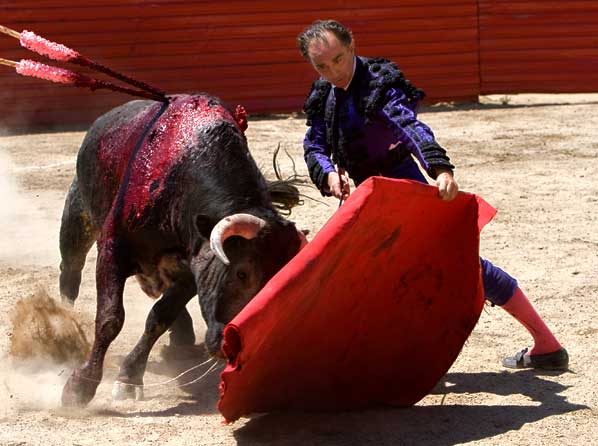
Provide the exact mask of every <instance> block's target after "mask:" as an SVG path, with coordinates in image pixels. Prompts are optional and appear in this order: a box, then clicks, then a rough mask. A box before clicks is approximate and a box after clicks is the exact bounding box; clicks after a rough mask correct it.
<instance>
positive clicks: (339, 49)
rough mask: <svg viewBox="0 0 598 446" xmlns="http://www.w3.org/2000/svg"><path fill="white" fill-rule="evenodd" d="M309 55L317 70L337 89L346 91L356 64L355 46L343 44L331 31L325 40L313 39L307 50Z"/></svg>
mask: <svg viewBox="0 0 598 446" xmlns="http://www.w3.org/2000/svg"><path fill="white" fill-rule="evenodd" d="M307 54H308V56H309V60H310V61H311V64H312V65H313V67H314V68H315V70H316V71H317V72H318V73H319V74H320V76H322V77H323V78H324V79H326V80H327V81H328V82H330V83H331V84H333V85H334V86H336V87H340V88H343V89H346V88H347V87H348V86H349V83H350V82H351V79H352V77H353V64H354V63H355V44H354V42H353V41H351V43H350V44H349V45H346V44H344V43H342V42H341V41H340V40H338V38H337V37H336V36H335V35H334V34H333V33H332V32H330V31H327V32H326V38H325V39H313V40H312V41H311V42H310V43H309V46H308V48H307Z"/></svg>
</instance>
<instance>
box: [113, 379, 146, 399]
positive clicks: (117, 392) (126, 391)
mask: <svg viewBox="0 0 598 446" xmlns="http://www.w3.org/2000/svg"><path fill="white" fill-rule="evenodd" d="M112 399H113V400H114V401H120V400H132V399H134V400H135V401H142V400H143V387H142V386H139V385H137V384H128V383H124V382H121V381H114V385H113V386H112Z"/></svg>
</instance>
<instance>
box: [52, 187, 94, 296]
mask: <svg viewBox="0 0 598 446" xmlns="http://www.w3.org/2000/svg"><path fill="white" fill-rule="evenodd" d="M96 237H97V230H96V229H95V228H94V227H93V225H92V224H91V219H90V217H89V215H88V213H87V212H86V211H85V210H84V208H83V203H82V202H81V195H80V194H79V188H78V186H77V177H75V179H74V180H73V184H72V185H71V188H70V190H69V193H68V195H67V197H66V200H65V203H64V211H63V212H62V224H61V226H60V256H61V259H62V260H61V262H60V295H61V297H62V301H63V302H65V303H69V304H71V305H72V304H74V303H75V299H77V296H78V295H79V286H80V284H81V271H82V270H83V266H84V265H85V257H87V253H88V252H89V250H90V248H91V246H92V245H93V243H94V242H95V240H96Z"/></svg>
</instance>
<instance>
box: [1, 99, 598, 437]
mask: <svg viewBox="0 0 598 446" xmlns="http://www.w3.org/2000/svg"><path fill="white" fill-rule="evenodd" d="M421 119H422V120H423V121H424V122H426V123H428V124H429V125H430V126H431V127H432V128H433V129H434V130H435V133H436V135H437V138H438V140H439V142H440V143H441V144H442V145H444V146H446V147H447V148H448V149H449V153H450V155H451V157H452V160H453V162H454V164H455V165H457V166H458V169H457V171H456V176H457V179H458V181H459V183H460V186H461V189H462V190H465V191H469V192H475V193H477V194H479V195H480V196H482V197H483V198H484V199H486V200H487V201H488V202H489V203H490V204H492V205H493V206H495V207H496V208H497V209H498V215H497V216H496V218H495V219H494V221H493V222H491V223H490V224H489V225H488V226H487V227H486V228H485V229H484V231H483V232H482V242H481V252H482V254H483V255H484V256H485V257H487V258H489V259H491V260H493V261H494V262H495V263H496V264H497V265H499V266H501V267H503V268H504V269H506V270H507V271H509V272H510V273H511V274H513V275H514V276H515V277H517V278H518V279H519V282H520V285H521V287H522V288H523V289H524V290H525V291H526V292H527V293H528V295H529V296H530V298H531V299H532V300H533V301H534V303H535V304H536V306H537V308H538V309H539V311H540V313H541V314H542V315H543V316H544V317H545V319H546V321H547V322H548V323H549V325H550V326H551V327H552V328H553V329H554V331H555V333H557V336H558V337H559V338H560V339H561V341H562V342H563V344H564V345H565V346H566V347H567V349H568V350H569V353H570V356H571V364H570V371H569V372H565V373H555V372H545V373H536V372H533V371H508V370H505V369H503V368H501V365H500V361H501V358H502V357H504V356H506V355H510V354H513V353H515V352H516V351H518V350H519V349H521V348H523V347H525V346H528V345H530V343H531V339H530V337H529V336H528V334H527V332H526V331H525V330H524V329H523V328H522V327H521V326H519V325H518V324H517V323H516V322H515V321H514V320H513V319H512V318H510V317H509V316H508V315H507V314H506V313H505V312H504V311H502V310H500V309H498V308H491V307H487V309H485V311H484V312H483V313H482V316H481V318H480V321H479V323H478V325H477V327H476V328H475V330H474V332H473V334H472V336H471V338H470V339H469V341H468V342H467V344H466V346H465V348H464V349H463V351H462V353H461V355H460V356H459V358H458V359H457V361H456V362H455V363H454V365H453V367H452V368H451V369H450V371H449V372H448V374H447V375H446V376H445V377H444V378H443V379H442V380H441V382H440V383H439V384H438V386H437V387H436V389H435V390H434V391H433V392H432V393H431V394H430V395H428V396H427V397H425V398H424V399H423V400H422V401H420V402H419V403H418V404H417V405H415V406H414V407H412V408H409V409H389V408H384V409H375V410H374V409H372V410H368V411H359V412H343V413H284V414H279V413H272V414H265V415H260V416H256V417H252V418H242V419H241V420H239V421H237V422H236V423H234V424H231V425H223V424H222V417H221V416H220V414H219V413H218V411H217V410H216V402H217V399H218V390H217V384H218V375H219V373H218V371H219V370H220V369H219V368H217V369H215V370H214V371H213V372H212V373H210V374H208V375H206V376H205V377H204V378H202V379H200V380H198V381H197V382H195V383H193V384H191V385H187V386H182V387H181V385H182V384H186V383H189V382H191V381H193V380H195V379H196V378H198V377H199V376H201V375H202V373H203V372H205V370H206V368H205V367H203V368H199V369H196V370H194V371H192V372H190V373H188V374H186V375H184V376H183V377H181V378H179V379H178V380H174V381H171V382H169V383H166V382H167V381H169V380H172V378H173V377H175V376H176V375H177V374H179V373H180V372H181V371H183V370H186V369H188V368H190V367H191V366H193V365H195V364H198V363H200V362H201V361H203V360H204V359H205V358H204V356H203V354H202V349H201V348H198V349H197V352H196V354H195V356H194V357H192V358H191V359H184V358H178V357H175V358H170V359H168V361H167V360H165V359H164V358H163V357H162V355H161V352H162V351H163V349H164V345H165V342H163V341H161V343H160V345H158V346H157V347H156V348H155V349H154V351H153V353H152V356H151V357H150V362H149V365H148V373H147V374H146V379H145V383H146V384H148V385H150V386H149V387H148V388H147V389H146V391H145V399H144V400H142V401H124V402H122V401H120V402H113V401H112V398H111V388H112V381H113V379H114V377H115V375H116V373H117V370H118V366H119V364H120V361H121V360H122V358H123V356H124V355H125V354H126V353H127V352H128V351H129V349H130V348H132V346H133V344H134V342H135V341H136V340H137V338H138V336H139V335H140V333H141V331H142V327H143V323H144V320H145V316H146V314H147V312H148V310H149V308H150V306H151V305H152V301H151V300H150V299H149V298H147V297H145V296H144V295H143V294H142V293H141V291H140V290H139V288H138V286H137V283H136V282H135V281H134V280H131V281H129V282H128V283H127V287H126V290H125V307H126V312H127V319H126V323H125V327H124V329H123V331H122V332H121V334H120V336H119V337H118V338H117V340H116V341H115V342H114V343H113V344H112V347H111V349H110V351H109V353H108V357H107V360H106V367H105V376H104V381H103V382H102V384H100V386H99V388H98V393H97V395H96V397H95V399H94V400H93V401H92V403H91V404H90V406H89V407H88V408H86V409H85V410H80V411H66V410H64V409H61V407H60V403H59V400H60V392H61V388H62V384H63V383H64V381H65V380H66V378H67V377H68V375H69V372H70V368H69V366H65V365H53V364H52V363H51V362H49V361H48V360H46V359H43V358H37V359H30V360H28V361H22V360H19V359H17V358H15V357H14V355H11V354H10V350H11V345H12V343H11V338H12V337H13V336H16V334H15V333H16V332H17V330H19V329H20V328H22V327H20V328H19V327H13V325H12V322H11V318H12V317H13V315H14V313H15V311H16V310H15V309H16V304H17V301H19V300H20V299H22V298H27V297H29V296H31V295H35V294H37V295H38V296H39V295H40V294H41V295H42V296H43V294H44V293H48V294H49V296H51V297H52V298H54V299H57V298H58V264H59V255H58V230H59V225H60V216H61V213H62V206H63V201H64V197H65V194H66V191H67V189H68V187H69V184H70V181H71V178H72V175H73V170H74V163H75V156H76V153H77V150H78V147H79V144H80V143H81V141H82V139H83V136H84V133H83V132H67V133H45V134H31V135H24V136H6V133H0V200H1V206H0V225H1V226H0V227H1V231H0V284H1V285H0V302H2V311H1V312H0V445H4V446H17V445H18V446H23V445H47V446H51V445H57V446H58V445H61V446H62V445H81V446H82V445H95V446H105V445H110V444H118V445H136V446H141V445H150V444H151V445H172V446H184V445H193V446H197V445H236V444H238V445H243V446H249V445H297V446H304V445H347V446H349V445H376V446H381V445H389V446H390V445H393V446H396V445H442V446H444V445H457V444H467V445H513V446H515V445H516V446H521V445H548V446H557V445H558V446H562V445H592V444H598V360H597V358H598V322H597V321H598V303H597V300H596V298H597V296H598V280H597V275H596V272H597V270H598V251H597V247H598V231H597V228H598V161H597V157H598V95H565V96H563V95H558V96H553V95H520V96H510V97H488V98H483V100H482V103H481V104H480V105H467V106H465V105H464V106H451V105H438V106H435V107H429V108H426V109H425V110H424V111H423V113H422V114H421ZM304 130H305V126H304V120H303V119H302V118H301V117H293V116H272V117H267V118H265V117H260V118H257V117H256V118H253V119H250V122H249V130H248V132H247V136H248V139H249V143H250V148H251V150H252V153H253V154H254V156H255V158H256V159H257V161H258V164H260V165H261V166H262V167H263V170H264V172H265V173H266V175H267V176H269V177H272V175H273V170H272V167H271V158H272V152H273V150H274V149H275V147H276V145H277V144H278V143H280V144H281V147H282V148H284V149H286V150H288V152H289V153H290V154H291V155H292V157H293V158H294V159H295V160H296V162H297V169H298V172H299V173H300V174H304V173H306V171H305V166H304V164H303V162H302V149H301V141H302V136H303V133H304ZM2 135H4V136H2ZM281 167H282V169H283V171H284V172H288V173H290V168H291V167H290V163H289V162H288V160H284V159H283V160H282V166H281ZM304 192H305V193H306V194H307V195H310V196H312V197H314V198H317V199H318V201H313V200H306V201H305V205H304V206H303V207H301V208H299V209H296V210H295V211H294V213H293V215H292V216H291V218H292V219H293V220H295V221H296V222H297V223H298V225H299V226H300V227H301V228H304V229H309V230H310V231H311V234H312V235H311V236H313V234H315V233H316V232H317V231H318V229H319V228H320V227H321V226H322V225H323V224H324V223H325V222H326V220H327V219H328V218H329V217H330V215H331V214H332V213H333V212H334V210H335V209H336V204H337V203H336V201H335V200H332V199H330V200H322V199H320V197H319V194H318V193H317V192H316V191H315V190H313V189H309V188H307V189H304ZM311 236H310V237H311ZM95 259H96V254H95V249H92V251H91V252H90V254H89V256H88V259H87V265H86V268H85V270H84V277H83V283H82V289H81V294H80V297H79V300H78V301H77V304H76V317H77V320H79V321H80V322H81V324H82V327H83V328H84V329H85V330H88V329H89V327H90V326H91V321H93V318H94V311H95V280H94V264H95ZM189 306H190V310H191V314H192V315H193V317H194V320H195V324H196V327H197V331H198V333H200V334H201V333H203V331H204V325H203V323H202V322H201V319H200V315H199V308H198V305H197V301H192V302H191V303H190V304H189ZM35 336H36V333H31V339H34V338H35ZM88 336H91V334H90V333H88ZM13 353H14V352H13ZM317 372H318V371H317V370H314V373H317ZM355 385H356V386H359V385H360V384H359V382H356V383H355Z"/></svg>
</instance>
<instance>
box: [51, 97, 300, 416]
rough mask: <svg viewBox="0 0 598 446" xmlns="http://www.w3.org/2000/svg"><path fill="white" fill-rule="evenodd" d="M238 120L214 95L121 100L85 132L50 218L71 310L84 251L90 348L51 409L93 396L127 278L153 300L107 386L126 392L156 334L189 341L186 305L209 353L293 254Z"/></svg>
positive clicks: (296, 241)
mask: <svg viewBox="0 0 598 446" xmlns="http://www.w3.org/2000/svg"><path fill="white" fill-rule="evenodd" d="M241 121H242V119H241V118H240V117H238V116H236V115H234V114H231V113H230V112H229V111H228V110H227V109H226V108H225V107H224V106H223V105H222V104H221V103H220V102H219V101H218V100H217V99H216V98H214V97H211V96H208V95H205V94H195V95H175V96H170V97H169V102H168V103H163V104H161V103H159V102H154V101H147V100H137V101H131V102H129V103H127V104H124V105H122V106H120V107H118V108H115V109H113V110H111V111H109V112H108V113H106V114H105V115H103V116H101V117H100V118H98V119H97V120H96V121H95V122H94V124H93V125H92V127H91V128H90V129H89V131H88V132H87V134H86V136H85V138H84V140H83V143H82V145H81V148H80V150H79V154H78V156H77V166H76V174H75V177H74V180H73V182H72V185H71V187H70V190H69V192H68V194H67V197H66V202H65V207H64V212H63V216H62V223H61V229H60V252H61V264H60V292H61V296H62V299H63V301H66V302H68V303H71V304H74V302H75V299H76V298H77V295H78V293H79V286H80V282H81V271H82V269H83V266H84V263H85V258H86V255H87V252H88V251H89V249H90V248H91V246H92V245H93V243H94V242H96V243H97V250H98V256H97V261H96V288H97V313H96V322H95V339H94V342H93V345H92V349H91V352H90V354H89V356H88V358H87V361H86V362H85V363H84V364H83V365H81V366H80V367H78V368H76V369H75V370H74V371H73V372H72V374H71V375H70V377H69V379H68V381H67V383H66V384H65V386H64V388H63V392H62V403H63V405H66V406H84V405H86V404H88V403H89V401H91V399H92V398H93V397H94V395H95V392H96V388H97V386H98V384H99V382H100V381H101V379H102V373H103V361H104V357H105V355H106V352H107V349H108V347H109V345H110V343H111V342H112V341H113V340H114V339H115V338H116V336H117V335H118V333H119V332H120V330H121V328H122V326H123V323H124V319H125V312H124V308H123V289H124V285H125V281H126V279H127V278H128V277H131V276H136V277H137V279H138V281H139V283H140V285H141V287H142V289H143V290H144V292H145V293H147V294H148V295H150V296H153V297H155V298H157V297H160V299H159V300H157V301H156V303H155V304H154V305H153V307H152V309H151V311H150V313H149V315H148V317H147V320H146V324H145V330H144V332H143V335H142V336H141V338H140V339H139V341H138V342H137V344H136V345H135V347H134V348H133V350H132V351H131V352H130V353H129V354H128V355H127V356H126V358H125V359H124V361H123V363H122V365H121V367H120V371H119V374H118V377H117V383H123V384H124V386H123V388H124V389H133V388H134V386H130V385H128V384H133V385H142V384H143V374H144V372H145V368H146V365H147V359H148V356H149V353H150V350H151V348H152V346H153V345H154V344H155V342H156V341H157V340H158V338H159V337H160V336H161V335H162V334H163V333H164V332H165V331H166V330H168V329H169V328H170V329H171V338H170V342H171V343H175V344H177V343H179V344H193V343H194V342H195V337H194V333H193V326H192V319H191V317H190V316H189V313H188V312H187V310H186V308H185V305H186V304H187V303H188V302H189V300H190V299H191V298H192V297H193V296H195V295H197V296H198V299H199V303H200V308H201V314H202V317H203V319H204V320H205V323H206V326H207V331H206V335H205V345H206V347H207V350H208V351H209V352H210V353H211V354H212V355H219V354H220V351H221V341H222V331H223V327H224V325H225V324H226V323H228V322H229V321H230V320H231V319H232V318H233V317H234V316H235V315H236V314H237V313H239V311H240V310H241V309H242V308H243V307H244V306H245V305H246V304H247V303H248V302H249V301H250V300H251V299H252V298H253V296H255V294H256V293H257V292H258V291H259V290H260V289H261V288H262V287H263V285H264V284H265V283H266V282H267V281H268V280H269V279H270V278H271V277H272V276H273V275H274V274H275V273H276V272H277V271H278V270H280V269H281V268H282V267H283V266H284V265H285V264H286V263H287V262H288V261H289V260H290V259H291V258H292V257H293V256H294V255H295V254H296V253H297V252H298V251H299V249H300V248H301V247H302V246H303V245H304V244H305V242H306V240H305V236H304V235H303V234H302V233H301V232H300V231H298V230H297V229H296V228H295V225H294V224H293V223H292V222H290V221H288V220H286V219H285V218H283V217H282V216H281V215H280V214H279V213H278V211H277V210H276V208H275V207H274V205H273V203H272V197H271V195H270V193H269V190H268V185H267V182H266V180H265V178H264V177H263V175H262V173H261V172H260V170H259V168H258V167H257V165H256V163H255V161H254V160H253V158H252V156H251V154H250V153H249V149H248V145H247V140H246V138H245V136H244V133H243V128H242V125H241V126H240V123H241V124H242V122H241ZM125 392H129V393H131V390H128V391H127V390H125ZM126 396H132V395H126Z"/></svg>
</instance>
